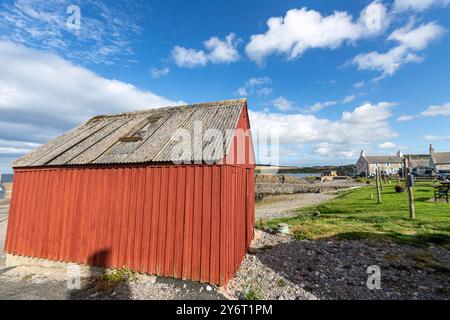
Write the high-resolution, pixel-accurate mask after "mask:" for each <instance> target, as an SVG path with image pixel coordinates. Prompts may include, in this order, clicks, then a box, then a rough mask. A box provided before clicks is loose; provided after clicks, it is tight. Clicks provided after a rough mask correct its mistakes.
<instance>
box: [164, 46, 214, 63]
mask: <svg viewBox="0 0 450 320" xmlns="http://www.w3.org/2000/svg"><path fill="white" fill-rule="evenodd" d="M172 57H173V59H174V60H175V63H176V64H177V66H179V67H182V68H195V67H204V66H206V65H207V64H208V57H207V55H206V53H205V52H204V51H203V50H200V51H197V50H194V49H186V48H183V47H180V46H175V48H173V50H172Z"/></svg>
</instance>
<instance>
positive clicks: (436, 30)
mask: <svg viewBox="0 0 450 320" xmlns="http://www.w3.org/2000/svg"><path fill="white" fill-rule="evenodd" d="M413 27H414V25H413V23H409V24H408V25H407V26H406V27H403V28H400V29H397V30H395V31H394V32H393V33H392V34H391V35H390V36H389V37H388V40H393V41H396V42H398V43H399V45H398V46H396V47H394V48H392V49H391V50H389V51H388V52H386V53H379V52H376V51H373V52H369V53H364V54H360V55H358V56H356V57H355V58H354V59H353V63H354V64H355V65H357V67H358V69H359V70H372V71H380V72H382V73H383V76H391V75H393V74H394V73H396V72H397V71H398V69H399V68H400V67H401V66H402V65H404V64H407V63H420V62H422V61H423V59H424V58H423V57H421V56H419V55H418V54H417V52H420V51H422V50H424V49H426V47H428V45H429V44H430V43H431V42H432V41H434V40H436V39H438V38H439V37H440V36H441V35H442V34H443V33H444V29H443V28H442V27H441V26H440V25H438V24H436V23H435V22H430V23H428V24H423V25H421V26H420V27H418V28H415V29H413Z"/></svg>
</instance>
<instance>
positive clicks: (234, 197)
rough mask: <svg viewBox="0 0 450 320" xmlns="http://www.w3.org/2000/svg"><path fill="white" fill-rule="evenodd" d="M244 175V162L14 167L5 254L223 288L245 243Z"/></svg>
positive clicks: (248, 233)
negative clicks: (130, 270) (235, 163)
mask: <svg viewBox="0 0 450 320" xmlns="http://www.w3.org/2000/svg"><path fill="white" fill-rule="evenodd" d="M240 125H241V126H245V125H246V123H245V121H243V120H242V121H241V120H240ZM253 174H254V166H252V165H251V164H246V165H242V166H240V165H237V166H229V165H213V166H207V165H177V166H175V165H170V164H167V165H152V166H144V165H141V166H138V165H136V166H101V167H100V166H97V167H66V168H50V169H49V168H40V169H39V168H35V169H21V170H16V172H15V176H14V190H13V195H12V201H11V208H10V222H9V225H8V232H7V238H6V245H5V251H6V252H8V253H13V254H17V255H22V256H30V257H38V258H47V259H51V260H58V261H67V262H76V263H86V264H90V265H96V266H100V267H114V268H120V267H124V266H125V267H128V268H131V269H133V270H136V271H139V272H146V273H151V274H158V275H166V276H174V277H177V278H184V279H191V280H199V281H202V282H210V283H214V284H226V283H227V282H228V280H229V279H230V278H231V277H232V276H233V275H234V273H235V271H236V270H237V269H238V267H239V265H240V263H241V261H242V258H243V256H244V255H245V253H246V251H247V249H248V246H249V244H250V241H251V240H252V238H253V226H254V214H253V211H254V196H253V192H254V189H253V188H254V184H253Z"/></svg>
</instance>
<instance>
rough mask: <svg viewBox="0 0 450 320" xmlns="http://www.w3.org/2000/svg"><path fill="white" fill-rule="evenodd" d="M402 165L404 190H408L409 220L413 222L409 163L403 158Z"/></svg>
mask: <svg viewBox="0 0 450 320" xmlns="http://www.w3.org/2000/svg"><path fill="white" fill-rule="evenodd" d="M403 165H404V167H405V174H406V175H405V178H406V188H407V189H408V201H409V218H410V219H411V220H414V219H415V217H416V208H415V207H414V190H413V185H412V176H411V173H410V168H409V161H408V159H406V158H403Z"/></svg>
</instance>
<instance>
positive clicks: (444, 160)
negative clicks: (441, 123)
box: [430, 144, 450, 171]
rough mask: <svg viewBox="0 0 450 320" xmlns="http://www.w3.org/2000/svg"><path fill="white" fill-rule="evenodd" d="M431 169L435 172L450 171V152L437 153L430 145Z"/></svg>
mask: <svg viewBox="0 0 450 320" xmlns="http://www.w3.org/2000/svg"><path fill="white" fill-rule="evenodd" d="M430 168H432V169H434V170H435V171H441V170H450V152H435V151H434V148H433V145H431V144H430Z"/></svg>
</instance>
